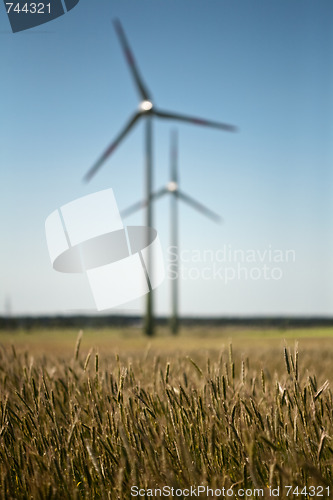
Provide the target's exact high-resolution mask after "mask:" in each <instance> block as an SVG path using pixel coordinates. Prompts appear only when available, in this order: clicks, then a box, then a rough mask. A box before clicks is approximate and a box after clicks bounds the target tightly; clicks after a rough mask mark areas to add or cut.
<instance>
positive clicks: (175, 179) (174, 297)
mask: <svg viewBox="0 0 333 500" xmlns="http://www.w3.org/2000/svg"><path fill="white" fill-rule="evenodd" d="M170 151H171V154H170V181H169V182H168V183H167V185H166V186H165V187H163V188H162V189H159V190H158V191H156V192H155V193H152V194H151V196H150V201H149V203H148V202H147V200H143V201H139V202H137V203H134V204H133V205H131V206H130V207H128V208H126V209H125V210H122V211H121V216H122V217H128V216H129V215H131V214H133V213H135V212H137V211H138V210H141V209H142V208H145V207H147V206H149V205H151V204H152V202H153V201H155V200H158V199H159V198H161V197H162V196H164V195H166V194H169V195H170V196H171V203H170V233H171V238H170V243H171V248H172V250H173V255H175V256H176V258H175V261H173V272H174V275H175V277H174V278H172V280H171V281H172V285H171V286H172V289H171V304H172V306H171V309H172V312H171V318H170V328H171V331H172V333H173V334H174V335H176V334H177V333H178V328H179V317H178V290H179V246H178V245H179V243H178V241H179V238H178V236H179V231H178V200H182V201H184V202H185V203H187V204H188V205H190V206H191V207H192V208H195V209H196V210H198V211H199V212H201V213H202V214H203V215H205V216H206V217H208V218H210V219H212V220H213V221H214V222H217V223H221V222H222V220H223V219H222V217H220V216H219V215H217V214H216V213H215V212H212V210H210V209H209V208H207V207H205V206H204V205H202V204H201V203H199V202H198V201H197V200H195V199H194V198H192V197H190V196H188V195H187V194H185V193H184V192H183V191H181V190H180V189H179V176H178V134H177V132H176V131H175V130H174V131H173V132H172V133H171V148H170Z"/></svg>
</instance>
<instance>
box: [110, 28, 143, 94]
mask: <svg viewBox="0 0 333 500" xmlns="http://www.w3.org/2000/svg"><path fill="white" fill-rule="evenodd" d="M113 24H114V27H115V30H116V33H117V35H118V38H119V40H120V44H121V46H122V49H123V52H124V54H125V57H126V60H127V64H128V65H129V68H130V71H131V73H132V76H133V78H134V81H135V84H136V87H137V89H138V91H139V94H140V97H141V98H142V99H143V100H145V101H149V100H150V97H149V92H148V91H147V89H146V87H145V85H144V84H143V81H142V78H141V76H140V74H139V70H138V67H137V64H136V62H135V59H134V56H133V53H132V51H131V49H130V46H129V43H128V41H127V38H126V35H125V32H124V30H123V27H122V25H121V23H120V21H119V19H114V21H113Z"/></svg>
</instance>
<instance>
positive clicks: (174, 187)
mask: <svg viewBox="0 0 333 500" xmlns="http://www.w3.org/2000/svg"><path fill="white" fill-rule="evenodd" d="M166 188H167V191H169V193H175V192H176V191H178V184H177V182H175V181H170V182H168V184H167V185H166Z"/></svg>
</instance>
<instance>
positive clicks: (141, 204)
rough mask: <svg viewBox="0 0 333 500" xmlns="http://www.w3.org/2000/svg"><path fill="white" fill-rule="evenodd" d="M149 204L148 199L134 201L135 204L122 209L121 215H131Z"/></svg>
mask: <svg viewBox="0 0 333 500" xmlns="http://www.w3.org/2000/svg"><path fill="white" fill-rule="evenodd" d="M146 206H147V201H146V200H144V201H138V202H136V203H133V205H131V206H129V207H127V208H124V210H121V212H120V215H121V217H128V216H129V215H132V214H134V213H135V212H137V211H138V210H141V209H142V208H145V207H146Z"/></svg>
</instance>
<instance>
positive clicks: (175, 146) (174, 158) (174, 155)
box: [170, 130, 178, 184]
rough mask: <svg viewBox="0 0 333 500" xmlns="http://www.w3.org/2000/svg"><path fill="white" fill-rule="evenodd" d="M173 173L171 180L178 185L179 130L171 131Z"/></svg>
mask: <svg viewBox="0 0 333 500" xmlns="http://www.w3.org/2000/svg"><path fill="white" fill-rule="evenodd" d="M170 165H171V168H170V170H171V172H170V174H171V175H170V179H171V181H172V182H175V183H176V184H177V183H178V133H177V130H172V131H171V158H170Z"/></svg>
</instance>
